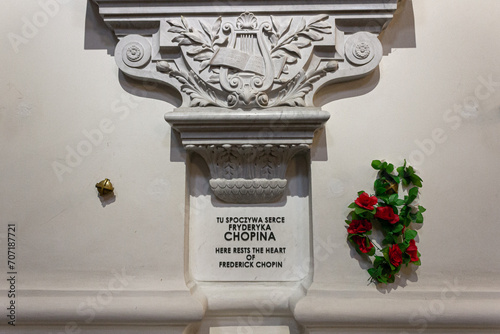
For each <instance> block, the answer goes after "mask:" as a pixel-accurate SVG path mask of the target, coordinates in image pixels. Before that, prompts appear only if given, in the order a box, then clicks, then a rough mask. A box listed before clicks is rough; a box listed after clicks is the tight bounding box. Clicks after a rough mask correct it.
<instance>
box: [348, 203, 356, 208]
mask: <svg viewBox="0 0 500 334" xmlns="http://www.w3.org/2000/svg"><path fill="white" fill-rule="evenodd" d="M355 207H356V203H354V202H352V203H351V204H349V206H348V208H349V209H354V208H355Z"/></svg>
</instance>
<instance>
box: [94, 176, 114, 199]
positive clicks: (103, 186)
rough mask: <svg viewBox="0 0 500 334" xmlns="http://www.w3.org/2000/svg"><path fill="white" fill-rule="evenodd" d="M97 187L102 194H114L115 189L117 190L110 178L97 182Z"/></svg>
mask: <svg viewBox="0 0 500 334" xmlns="http://www.w3.org/2000/svg"><path fill="white" fill-rule="evenodd" d="M95 187H96V188H97V191H98V192H99V195H100V196H106V195H108V194H112V193H113V190H115V188H113V184H111V181H110V180H109V179H104V180H102V181H101V182H99V183H96V185H95Z"/></svg>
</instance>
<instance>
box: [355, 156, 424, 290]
mask: <svg viewBox="0 0 500 334" xmlns="http://www.w3.org/2000/svg"><path fill="white" fill-rule="evenodd" d="M372 167H373V168H374V169H376V170H378V171H379V173H378V176H377V179H376V180H375V183H374V189H375V195H374V196H370V195H369V194H368V193H366V192H364V191H360V192H358V198H357V199H356V200H355V201H354V202H353V203H351V204H350V205H349V208H351V209H353V211H351V212H350V213H349V216H348V220H346V223H347V224H348V227H347V233H348V236H347V239H348V240H349V241H350V242H351V243H352V245H353V246H354V247H355V249H356V251H357V252H358V253H359V254H361V255H363V256H368V257H369V258H370V261H372V257H374V260H373V262H372V263H373V267H372V268H370V269H368V273H369V274H370V280H371V281H372V282H378V283H393V282H394V280H395V278H396V276H397V274H398V273H399V271H400V270H401V267H402V266H403V265H406V266H408V264H410V263H413V264H414V265H417V266H419V265H420V264H421V262H420V253H419V252H418V249H417V246H416V244H415V237H416V236H417V231H415V230H414V229H412V224H422V223H423V222H424V217H423V215H422V213H423V212H425V208H424V207H423V206H420V205H417V204H416V201H417V199H418V191H419V188H421V187H422V179H421V178H420V177H419V176H418V175H417V174H416V173H415V170H414V169H413V167H411V166H407V165H406V161H405V163H404V165H403V166H401V167H399V168H397V169H396V171H397V175H396V174H394V173H393V172H394V165H392V164H390V163H387V162H382V161H379V160H374V161H373V162H372ZM400 183H402V185H403V188H405V189H406V190H407V191H406V195H405V196H404V198H399V192H398V190H399V185H400ZM374 226H376V227H377V226H380V228H381V229H382V232H383V235H384V239H383V240H382V241H381V242H380V244H382V245H383V246H384V247H383V248H380V247H378V246H377V245H376V243H374V242H373V241H372V240H371V239H370V238H369V235H371V234H372V228H373V227H374Z"/></svg>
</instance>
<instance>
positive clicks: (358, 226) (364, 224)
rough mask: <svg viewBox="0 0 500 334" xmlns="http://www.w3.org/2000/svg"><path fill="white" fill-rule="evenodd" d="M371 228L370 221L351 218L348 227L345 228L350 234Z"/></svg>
mask: <svg viewBox="0 0 500 334" xmlns="http://www.w3.org/2000/svg"><path fill="white" fill-rule="evenodd" d="M371 229H372V223H370V222H369V221H368V220H366V219H362V220H353V221H352V222H351V223H350V224H349V228H348V229H347V232H348V233H350V234H359V233H365V232H368V231H370V230H371Z"/></svg>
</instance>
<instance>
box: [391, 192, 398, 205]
mask: <svg viewBox="0 0 500 334" xmlns="http://www.w3.org/2000/svg"><path fill="white" fill-rule="evenodd" d="M397 199H398V194H392V195H391V196H389V204H391V205H393V204H392V203H394V204H396V203H395V202H396V200H397Z"/></svg>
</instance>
